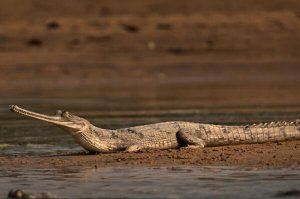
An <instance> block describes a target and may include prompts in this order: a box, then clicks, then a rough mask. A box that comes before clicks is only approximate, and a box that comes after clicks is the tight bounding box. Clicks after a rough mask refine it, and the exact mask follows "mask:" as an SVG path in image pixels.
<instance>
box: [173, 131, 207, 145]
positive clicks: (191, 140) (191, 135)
mask: <svg viewBox="0 0 300 199" xmlns="http://www.w3.org/2000/svg"><path fill="white" fill-rule="evenodd" d="M177 139H179V141H180V142H181V143H183V144H184V146H185V147H187V148H204V147H205V142H204V141H203V140H202V139H201V138H198V137H197V136H196V134H195V132H193V131H191V130H189V129H181V130H180V131H178V132H177Z"/></svg>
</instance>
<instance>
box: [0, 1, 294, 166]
mask: <svg viewBox="0 0 300 199" xmlns="http://www.w3.org/2000/svg"><path fill="white" fill-rule="evenodd" d="M255 2H256V1H250V0H249V1H243V2H240V1H238V0H231V1H228V2H226V4H224V3H223V1H221V0H219V1H218V0H216V1H209V2H208V1H198V0H195V1H189V2H188V3H182V2H181V1H173V0H170V1H163V2H157V1H155V0H147V1H124V2H118V3H115V2H112V1H101V3H99V1H88V2H86V3H83V1H68V3H67V4H64V3H63V4H61V2H60V1H51V3H50V2H49V3H37V2H36V1H33V0H32V1H26V3H24V2H17V3H16V2H14V1H9V2H4V1H3V2H0V13H3V14H1V15H0V25H1V29H0V90H1V93H0V97H1V99H2V100H4V99H5V103H6V102H7V105H8V103H9V104H14V103H15V102H14V100H13V99H18V102H20V101H22V100H21V99H22V98H36V99H47V98H57V99H59V98H70V99H73V98H74V99H86V98H99V99H104V100H107V101H110V100H111V99H112V98H119V99H124V101H135V100H136V99H145V98H146V99H155V100H156V101H160V100H164V99H169V101H172V100H173V101H172V107H173V108H174V107H180V108H182V109H184V108H189V109H193V110H194V109H197V110H199V109H200V110H201V108H203V107H205V110H206V111H207V112H214V111H218V110H217V109H216V108H215V107H224V106H227V107H230V106H232V107H241V108H240V109H239V108H237V109H235V111H240V112H242V111H243V107H245V106H247V107H253V106H255V107H256V109H261V110H264V109H266V107H273V108H276V107H279V108H276V111H294V112H295V114H294V115H293V117H295V118H288V119H289V120H294V119H297V117H298V116H297V117H296V115H297V113H298V112H297V111H298V109H297V110H295V108H294V107H299V104H300V92H299V83H300V67H299V65H300V59H299V57H300V50H299V49H300V43H299V42H298V41H299V40H300V34H299V32H300V23H299V20H300V15H299V8H300V3H299V2H298V1H293V0H289V1H284V2H282V1H269V0H264V1H257V3H255ZM56 5H60V6H58V7H57V6H56ZM170 99H172V100H170ZM155 100H154V102H155ZM24 103H25V102H24ZM2 104H3V103H2ZM7 105H6V104H5V107H7ZM20 105H22V104H20ZM143 105H144V106H145V104H143ZM151 105H153V106H155V105H156V106H157V109H159V108H161V106H159V104H155V103H154V104H151ZM44 106H46V105H44ZM52 106H53V105H52ZM57 106H59V104H58V105H57ZM288 106H289V107H290V108H289V110H287V108H286V107H288ZM117 107H118V108H122V105H120V104H118V106H117ZM280 107H281V108H280ZM28 108H30V107H28ZM81 108H82V109H84V107H81ZM134 108H136V109H134ZM170 109H171V108H170ZM250 109H251V108H250ZM271 109H272V108H271ZM133 110H134V111H140V108H137V105H135V106H133ZM1 111H2V114H10V113H9V111H8V109H6V108H1ZM106 111H107V112H110V111H115V112H116V111H119V110H116V109H113V110H106ZM134 111H133V113H132V114H133V115H134V114H135V113H136V112H134ZM142 111H144V114H146V115H147V114H149V110H148V112H147V109H142ZM270 113H272V110H271V111H270ZM239 119H240V120H239V121H236V122H240V121H243V122H247V121H248V122H249V118H247V117H246V116H245V117H243V118H239ZM272 119H274V120H282V119H285V118H280V117H276V118H272ZM202 120H204V121H205V122H211V121H206V120H205V119H202ZM228 120H229V119H228ZM5 122H6V121H4V122H1V124H3V123H5ZM213 122H215V123H222V122H224V121H221V120H220V119H219V120H217V121H213ZM231 122H234V121H231ZM127 124H128V123H127ZM0 130H1V127H0ZM299 144H300V142H299V141H291V142H282V143H270V144H253V145H239V146H226V147H214V148H205V149H203V150H184V149H180V150H164V151H147V152H139V153H124V152H122V153H114V154H99V155H86V154H77V155H76V154H74V155H58V156H51V157H45V156H41V157H35V156H19V157H7V156H5V157H0V166H1V167H32V168H35V167H36V168H49V167H68V166H97V167H101V166H122V165H138V166H161V165H236V166H255V167H256V166H258V167H265V166H275V167H280V166H299V164H300V162H299V157H300V150H299Z"/></svg>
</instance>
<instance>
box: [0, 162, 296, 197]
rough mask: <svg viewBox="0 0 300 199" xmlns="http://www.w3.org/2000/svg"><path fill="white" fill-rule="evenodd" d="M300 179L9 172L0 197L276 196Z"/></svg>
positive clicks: (2, 176)
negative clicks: (16, 192)
mask: <svg viewBox="0 0 300 199" xmlns="http://www.w3.org/2000/svg"><path fill="white" fill-rule="evenodd" d="M299 179H300V172H299V170H293V169H276V170H255V169H245V168H235V167H163V168H100V169H88V168H86V169H82V168H81V169H76V168H73V169H63V170H56V169H53V170H45V169H39V170H36V169H35V170H28V169H26V170H23V169H16V170H11V169H6V170H1V171H0V187H1V188H0V197H1V198H4V197H5V196H6V194H7V192H8V190H9V189H12V188H14V189H15V188H20V189H23V190H26V191H29V192H35V193H36V192H41V191H42V190H44V191H50V192H51V193H54V194H56V195H58V196H60V197H63V198H274V197H275V196H277V195H278V194H279V193H282V192H284V191H290V190H295V189H298V188H299ZM296 197H297V196H290V197H288V198H296ZM298 197H299V196H298Z"/></svg>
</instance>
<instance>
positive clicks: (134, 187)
mask: <svg viewBox="0 0 300 199" xmlns="http://www.w3.org/2000/svg"><path fill="white" fill-rule="evenodd" d="M9 104H18V105H20V106H21V107H24V108H28V109H30V110H33V111H37V112H41V113H46V114H51V112H52V113H54V112H55V111H56V109H67V110H69V111H70V112H72V113H75V114H77V115H80V116H82V117H84V118H87V119H88V120H90V121H91V122H92V123H93V124H95V125H96V126H101V127H103V128H119V127H126V126H133V125H140V124H147V123H154V122H161V121H170V120H184V121H195V122H203V123H205V122H212V123H223V124H241V123H247V122H251V123H252V122H256V121H271V120H276V119H278V118H280V119H285V120H292V119H295V118H297V116H299V113H300V107H299V106H296V105H284V106H280V105H273V106H270V107H268V106H264V107H261V106H259V105H251V106H247V105H236V106H234V107H233V106H226V105H224V106H223V105H220V106H214V105H202V104H198V103H197V101H196V100H195V102H194V101H189V103H187V104H188V105H184V106H183V105H182V104H183V103H180V100H179V101H177V102H176V100H175V102H174V99H172V102H171V101H170V100H169V99H156V98H143V99H138V100H137V99H114V98H104V99H98V98H88V99H3V100H1V101H0V107H1V108H0V125H1V128H0V155H1V156H23V155H31V156H37V155H55V154H65V153H75V152H81V151H82V148H81V147H79V146H78V145H77V144H75V143H74V142H73V140H72V138H71V137H70V136H68V135H67V134H66V133H64V132H63V131H62V130H61V129H59V128H57V127H55V126H51V125H48V124H46V123H42V122H39V121H35V120H32V119H30V118H26V117H24V116H21V115H18V114H15V113H12V112H10V111H9V110H8V105H9ZM299 187H300V170H299V169H297V168H296V169H295V168H274V169H256V168H240V167H192V166H184V167H183V166H182V167H181V166H180V167H159V168H153V167H149V168H148V167H135V168H129V167H127V168H126V167H125V168H123V167H122V168H119V167H116V168H98V169H96V168H76V167H74V168H65V169H28V168H26V169H25V168H19V169H17V168H16V169H11V168H1V170H0V198H5V197H6V195H7V193H8V191H9V190H10V189H15V188H19V189H23V190H25V191H31V192H39V191H50V192H52V193H54V194H57V195H58V196H60V197H63V198H274V197H281V196H289V191H291V192H292V191H293V190H299ZM296 195H297V194H296ZM296 195H294V196H293V194H291V196H289V198H296V197H297V196H296ZM298 197H299V194H298Z"/></svg>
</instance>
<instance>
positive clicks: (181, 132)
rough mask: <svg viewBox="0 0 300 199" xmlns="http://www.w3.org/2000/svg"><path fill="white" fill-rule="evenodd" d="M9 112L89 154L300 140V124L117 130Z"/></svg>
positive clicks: (62, 114) (59, 115) (65, 117)
mask: <svg viewBox="0 0 300 199" xmlns="http://www.w3.org/2000/svg"><path fill="white" fill-rule="evenodd" d="M10 110H11V111H13V112H16V113H19V114H22V115H25V116H28V117H31V118H35V119H38V120H42V121H45V122H48V123H51V124H54V125H57V126H59V127H61V128H62V129H64V130H66V131H67V132H68V133H69V134H70V135H71V136H72V137H73V138H74V140H75V142H77V143H78V144H79V145H80V146H82V147H83V148H84V149H86V150H87V151H89V152H96V153H105V152H116V151H128V152H135V151H139V150H144V149H175V148H180V147H188V148H203V147H210V146H221V145H233V144H251V143H265V142H278V141H287V140H299V139H300V120H299V119H297V120H296V121H293V122H285V121H282V122H270V123H260V124H252V125H236V126H226V125H215V124H201V123H193V122H183V121H170V122H162V123H155V124H148V125H143V126H135V127H128V128H121V129H115V130H109V129H103V128H98V127H96V126H94V125H92V124H91V123H90V122H89V121H87V120H86V119H84V118H81V117H78V116H76V115H73V114H71V113H69V112H68V111H61V110H58V111H57V112H56V114H55V115H53V116H49V115H44V114H40V113H36V112H32V111H28V110H25V109H22V108H20V107H18V106H17V105H11V106H10Z"/></svg>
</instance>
